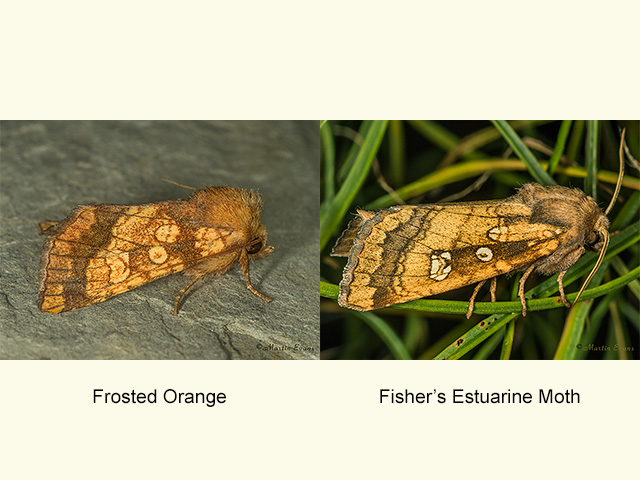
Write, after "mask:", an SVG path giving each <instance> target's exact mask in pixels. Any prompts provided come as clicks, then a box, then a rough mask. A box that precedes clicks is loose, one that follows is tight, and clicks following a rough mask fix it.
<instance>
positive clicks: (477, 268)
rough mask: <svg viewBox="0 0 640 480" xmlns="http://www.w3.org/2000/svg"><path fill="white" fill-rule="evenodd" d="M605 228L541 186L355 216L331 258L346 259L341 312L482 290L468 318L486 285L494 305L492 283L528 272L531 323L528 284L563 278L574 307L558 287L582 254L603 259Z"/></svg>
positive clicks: (572, 193) (598, 217)
mask: <svg viewBox="0 0 640 480" xmlns="http://www.w3.org/2000/svg"><path fill="white" fill-rule="evenodd" d="M612 205H613V203H612V204H611V206H612ZM607 212H608V210H607ZM608 228H609V221H608V220H607V217H606V215H605V213H603V211H602V210H601V209H600V207H599V206H598V204H597V203H596V202H595V201H594V200H593V198H591V197H589V196H588V195H586V194H585V193H583V192H582V191H581V190H578V189H575V188H567V187H562V186H543V185H539V184H536V183H529V184H526V185H524V186H523V187H522V188H520V189H519V190H518V191H517V193H516V194H515V195H513V196H511V197H509V198H506V199H502V200H490V201H481V202H467V203H442V204H429V205H403V206H394V207H390V208H386V209H383V210H378V211H364V210H358V216H357V217H355V218H354V219H353V220H352V221H351V222H350V224H349V226H348V227H347V229H346V230H345V231H344V232H343V234H342V236H341V237H340V238H339V239H338V241H337V242H336V244H335V246H334V248H333V251H332V255H334V256H339V257H340V256H342V257H348V260H347V264H346V267H345V268H344V271H343V276H342V281H341V282H340V293H339V297H338V304H339V305H341V306H343V307H347V308H352V309H355V310H372V309H376V308H382V307H387V306H390V305H395V304H398V303H403V302H407V301H409V300H415V299H418V298H422V297H427V296H430V295H435V294H438V293H442V292H447V291H449V290H453V289H456V288H459V287H463V286H466V285H471V284H474V283H477V282H480V283H479V284H478V286H477V287H476V289H475V291H474V293H473V295H472V297H471V300H470V302H469V310H468V312H467V317H470V316H471V313H472V312H473V304H474V300H475V297H476V295H477V293H478V291H479V289H480V287H482V285H483V284H484V283H485V282H486V281H487V280H488V279H491V280H492V285H491V297H492V301H495V290H496V277H497V276H499V275H503V274H506V273H510V272H515V271H524V274H523V275H522V277H521V279H520V283H519V289H518V296H519V298H520V301H521V303H522V313H523V315H526V312H527V304H526V302H525V298H524V285H525V282H526V280H527V278H528V277H529V275H530V274H531V273H532V272H534V271H536V272H537V273H541V274H544V275H551V274H554V273H558V272H559V275H558V286H559V291H560V296H561V299H562V301H563V303H564V304H565V305H566V306H570V305H569V302H568V301H567V299H566V297H565V293H564V287H563V285H562V278H563V277H564V275H565V273H566V272H567V269H568V268H569V267H570V266H571V265H573V264H574V263H575V262H576V261H577V260H578V259H579V258H580V257H581V256H582V254H583V253H584V252H585V250H586V249H590V250H594V251H600V252H601V257H600V260H601V259H602V255H603V254H604V251H605V250H606V247H607V244H608V241H609V232H608ZM598 265H599V262H598ZM598 265H596V268H594V271H593V272H592V274H593V273H594V272H595V269H597V266H598ZM590 279H591V276H589V278H588V279H587V281H586V282H585V286H586V283H588V281H589V280H590ZM583 288H584V287H583ZM580 293H582V290H581V291H580ZM578 296H579V295H578ZM576 301H577V298H576Z"/></svg>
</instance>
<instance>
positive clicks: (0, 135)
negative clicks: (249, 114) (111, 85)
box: [0, 121, 320, 359]
mask: <svg viewBox="0 0 640 480" xmlns="http://www.w3.org/2000/svg"><path fill="white" fill-rule="evenodd" d="M0 147H1V150H0V358H3V359H229V358H244V359H315V358H318V356H319V351H320V340H319V339H320V332H319V296H318V284H319V278H320V272H319V253H318V252H319V220H318V219H319V196H320V195H319V189H320V181H319V160H318V159H319V149H320V143H319V127H318V123H317V122H271V121H266V122H258V121H256V122H233V121H229V122H218V121H212V122H191V121H185V122H164V121H140V122H119V121H118V122H48V121H39V122H2V123H1V124H0ZM163 178H166V179H169V180H173V181H175V182H178V183H182V184H184V185H190V186H192V187H197V188H200V187H203V186H205V185H229V186H232V187H243V188H247V189H253V190H258V191H260V193H261V194H262V196H263V199H264V208H263V212H262V216H261V219H262V223H263V224H264V225H265V226H266V227H267V230H268V236H269V244H270V245H273V246H274V247H275V250H274V252H273V253H272V254H271V255H270V256H269V257H267V258H265V259H262V260H258V261H256V262H252V264H251V279H252V282H253V284H254V286H255V287H256V288H257V289H258V290H259V291H261V292H262V293H264V294H265V295H267V296H269V297H271V298H272V299H273V301H272V302H271V303H269V304H267V303H265V302H264V301H262V300H261V299H259V298H257V297H256V296H254V295H253V294H251V292H249V291H248V290H247V288H246V286H245V280H244V277H243V275H242V272H241V271H240V267H239V266H235V267H234V268H233V269H232V270H231V271H230V272H228V273H226V274H225V275H222V276H209V277H207V278H206V279H204V280H202V281H200V282H198V283H197V284H196V285H195V286H194V288H192V289H191V290H190V291H189V292H188V293H187V295H186V296H185V297H184V298H183V302H182V307H181V310H180V313H179V315H177V316H174V315H173V314H172V311H173V303H174V300H175V297H176V295H177V294H178V292H179V291H180V289H181V288H182V287H183V286H185V285H186V284H187V283H188V282H189V277H185V276H183V275H180V274H177V275H171V276H169V277H165V278H163V279H159V280H157V281H155V282H151V283H148V284H146V285H143V286H141V287H139V288H136V289H134V290H131V291H129V292H126V293H124V294H121V295H117V296H116V297H113V298H111V299H109V300H107V301H105V302H102V303H99V304H95V305H90V306H87V307H84V308H79V309H76V310H72V311H70V312H65V313H62V314H58V315H50V314H44V313H41V312H40V311H39V310H38V308H37V306H36V299H37V293H38V282H39V265H40V256H41V252H42V244H43V240H44V238H43V237H42V236H41V235H39V233H38V223H39V222H42V221H45V220H49V221H59V220H62V219H64V218H65V217H66V216H67V215H68V214H69V213H70V212H71V210H72V209H73V208H74V207H76V206H77V205H80V204H88V203H118V204H129V205H135V204H143V203H149V202H156V201H163V200H171V199H178V198H186V197H188V196H189V194H190V193H191V191H190V190H185V189H183V188H181V187H178V186H176V185H173V184H170V183H167V182H164V181H162V180H161V179H163Z"/></svg>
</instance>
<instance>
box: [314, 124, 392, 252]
mask: <svg viewBox="0 0 640 480" xmlns="http://www.w3.org/2000/svg"><path fill="white" fill-rule="evenodd" d="M386 128H387V121H386V120H381V121H374V122H371V127H370V128H369V130H368V131H367V132H366V134H365V135H364V143H363V144H362V148H360V151H359V152H358V155H357V157H356V160H355V163H354V165H353V168H351V169H350V170H349V173H348V175H347V177H346V179H345V181H344V183H343V184H342V185H341V186H340V189H339V190H338V193H337V194H336V196H335V197H334V198H333V200H332V201H331V202H330V203H328V204H327V207H326V209H325V210H324V211H323V212H322V213H321V215H320V249H321V250H322V249H324V247H325V245H326V244H327V242H328V241H329V238H331V235H332V233H333V231H334V230H336V229H337V227H338V225H339V224H340V222H341V221H342V218H343V217H344V215H345V214H346V213H347V211H348V210H349V207H350V206H351V202H353V199H354V198H355V196H356V194H357V193H358V191H359V190H360V188H361V187H362V184H363V183H364V181H365V179H366V178H367V174H368V173H369V169H370V168H371V163H372V162H373V158H374V157H375V155H376V152H377V151H378V148H379V147H380V143H381V142H382V138H383V137H384V132H385V130H386Z"/></svg>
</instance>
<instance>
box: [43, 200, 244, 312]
mask: <svg viewBox="0 0 640 480" xmlns="http://www.w3.org/2000/svg"><path fill="white" fill-rule="evenodd" d="M189 209H190V207H189V205H188V204H186V203H184V202H180V201H176V202H159V203H154V204H147V205H137V206H123V205H81V206H79V207H78V208H76V209H75V210H74V211H73V212H72V213H71V215H69V217H68V218H67V219H66V220H64V221H63V222H61V223H60V224H58V225H56V226H55V227H53V230H52V231H51V235H50V236H49V237H48V238H47V240H46V242H45V246H44V251H43V255H42V263H41V268H40V292H39V294H38V308H39V309H40V310H41V311H43V312H46V313H60V312H64V311H67V310H73V309H75V308H78V307H83V306H86V305H90V304H92V303H98V302H102V301H104V300H106V299H108V298H110V297H112V296H114V295H118V294H120V293H123V292H126V291H128V290H131V289H133V288H136V287H138V286H140V285H143V284H145V283H148V282H150V281H153V280H156V279H158V278H161V277H164V276H166V275H169V274H171V273H176V272H180V271H182V270H184V269H185V268H186V267H188V266H189V265H191V264H193V263H194V262H198V261H201V260H202V259H205V258H209V257H211V256H215V255H219V254H220V253H222V252H224V251H226V250H228V249H229V248H231V249H232V250H233V249H234V248H237V246H236V243H237V242H238V239H235V238H233V237H234V235H233V234H234V232H233V231H232V230H230V229H225V228H221V227H203V226H202V225H201V224H197V223H189V222H183V221H180V220H179V219H181V218H190V217H189V215H192V214H193V213H194V212H191V211H188V210H189ZM47 233H50V232H49V231H47ZM236 235H237V232H236ZM228 261H229V262H230V263H231V265H232V264H233V263H235V261H236V258H229V260H228Z"/></svg>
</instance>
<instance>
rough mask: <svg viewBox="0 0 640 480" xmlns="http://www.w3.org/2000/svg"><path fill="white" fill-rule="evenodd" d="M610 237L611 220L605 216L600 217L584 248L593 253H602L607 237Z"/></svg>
mask: <svg viewBox="0 0 640 480" xmlns="http://www.w3.org/2000/svg"><path fill="white" fill-rule="evenodd" d="M608 236H609V220H608V219H607V217H605V216H604V215H602V214H601V215H600V217H599V218H598V220H597V221H596V223H595V225H594V226H593V229H591V231H590V232H589V233H588V234H587V237H586V238H585V240H584V246H585V247H586V248H588V249H589V250H591V251H592V252H600V251H601V250H602V246H603V245H604V241H605V237H608Z"/></svg>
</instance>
